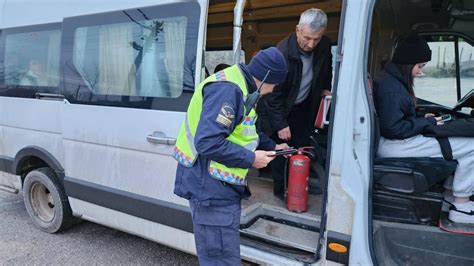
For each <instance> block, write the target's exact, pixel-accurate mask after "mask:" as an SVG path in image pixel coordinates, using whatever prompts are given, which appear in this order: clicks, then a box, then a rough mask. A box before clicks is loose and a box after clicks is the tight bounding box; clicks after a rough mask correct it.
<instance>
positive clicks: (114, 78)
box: [73, 16, 194, 98]
mask: <svg viewBox="0 0 474 266" xmlns="http://www.w3.org/2000/svg"><path fill="white" fill-rule="evenodd" d="M186 27H187V18H186V17H184V16H179V17H171V18H164V19H153V20H146V21H133V22H126V23H116V24H108V25H98V26H91V27H79V28H77V29H76V30H75V33H74V51H73V64H74V66H75V68H76V69H77V71H78V72H79V74H80V76H81V78H82V79H83V81H84V83H85V84H86V85H87V86H88V88H89V89H90V90H91V91H92V92H93V93H94V94H100V95H121V96H141V97H171V98H176V97H179V96H180V95H181V93H182V91H183V86H188V87H190V88H193V87H194V84H193V83H194V79H193V78H191V79H188V80H185V79H184V71H185V68H186V66H185V63H186V64H189V62H185V44H186ZM188 68H190V69H194V66H191V67H189V66H188ZM188 75H194V71H193V73H188ZM186 82H188V83H186Z"/></svg>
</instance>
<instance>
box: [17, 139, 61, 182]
mask: <svg viewBox="0 0 474 266" xmlns="http://www.w3.org/2000/svg"><path fill="white" fill-rule="evenodd" d="M40 167H50V168H51V169H53V171H54V172H55V173H56V175H57V177H58V178H59V180H60V182H61V183H63V180H64V168H63V167H62V166H61V164H60V163H59V161H58V160H57V159H56V158H55V157H54V155H52V154H51V153H50V152H48V151H47V150H46V149H44V148H42V147H39V146H27V147H25V148H23V149H21V150H20V151H19V152H18V153H17V154H16V155H15V159H14V160H13V165H12V171H13V173H14V174H16V175H20V176H21V177H22V182H23V181H24V177H25V174H26V173H28V172H29V171H31V170H33V169H37V168H40Z"/></svg>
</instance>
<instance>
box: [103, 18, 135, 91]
mask: <svg viewBox="0 0 474 266" xmlns="http://www.w3.org/2000/svg"><path fill="white" fill-rule="evenodd" d="M99 43H100V46H99V47H100V48H99V69H100V71H99V73H98V74H99V83H98V87H97V91H96V92H97V93H99V94H105V95H130V96H134V95H137V90H136V84H135V77H136V69H135V65H134V63H133V47H132V44H133V38H132V25H131V24H129V23H124V24H117V25H112V26H108V27H101V28H100V30H99Z"/></svg>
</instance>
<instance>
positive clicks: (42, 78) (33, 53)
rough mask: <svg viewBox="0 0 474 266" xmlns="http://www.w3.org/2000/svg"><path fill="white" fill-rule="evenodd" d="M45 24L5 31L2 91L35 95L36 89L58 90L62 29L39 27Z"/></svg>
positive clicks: (12, 94) (27, 95)
mask: <svg viewBox="0 0 474 266" xmlns="http://www.w3.org/2000/svg"><path fill="white" fill-rule="evenodd" d="M45 27H48V26H40V27H39V29H38V30H35V29H36V28H37V27H30V28H19V29H8V30H6V31H5V34H4V35H3V40H2V43H3V59H4V60H3V71H2V73H1V74H2V75H1V76H2V77H1V79H0V87H1V88H2V89H1V91H0V93H1V94H2V95H8V96H19V97H34V95H35V93H36V92H53V93H57V92H58V85H59V77H60V75H59V60H60V45H61V31H60V30H59V29H51V30H42V29H41V28H45ZM50 28H51V27H50Z"/></svg>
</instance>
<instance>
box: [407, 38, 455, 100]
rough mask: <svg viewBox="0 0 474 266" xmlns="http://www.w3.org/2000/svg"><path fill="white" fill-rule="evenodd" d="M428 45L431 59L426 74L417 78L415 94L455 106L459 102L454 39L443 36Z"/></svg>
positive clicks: (424, 70) (425, 69) (425, 98)
mask: <svg viewBox="0 0 474 266" xmlns="http://www.w3.org/2000/svg"><path fill="white" fill-rule="evenodd" d="M428 45H429V46H430V49H431V61H429V62H428V63H427V64H426V66H425V67H424V69H423V72H424V74H423V75H422V76H421V77H417V78H415V81H414V86H415V94H416V96H417V97H418V98H420V99H423V100H427V101H430V102H434V103H437V104H441V105H444V106H448V107H453V106H454V105H455V104H456V102H457V96H456V60H455V53H454V41H453V40H449V39H447V38H441V39H439V40H438V41H430V42H428Z"/></svg>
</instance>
